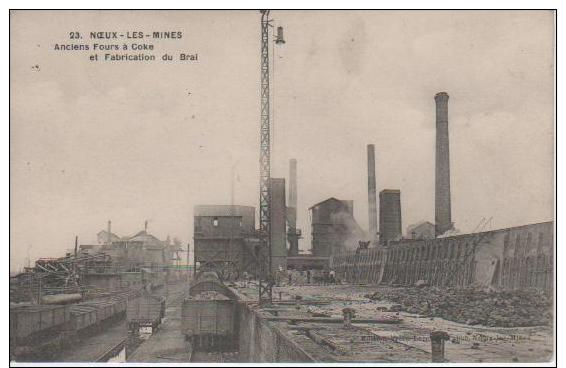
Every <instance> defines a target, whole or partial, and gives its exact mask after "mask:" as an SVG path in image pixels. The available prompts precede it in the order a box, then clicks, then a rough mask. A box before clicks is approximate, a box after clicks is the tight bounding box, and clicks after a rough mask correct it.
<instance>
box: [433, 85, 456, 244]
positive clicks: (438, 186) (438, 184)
mask: <svg viewBox="0 0 566 368" xmlns="http://www.w3.org/2000/svg"><path fill="white" fill-rule="evenodd" d="M434 100H435V101H436V174H435V196H434V203H435V211H434V219H435V234H436V236H439V235H442V234H444V233H445V232H446V231H448V230H451V229H452V228H453V223H452V215H451V205H450V149H449V139H448V94H447V93H446V92H439V93H437V94H436V95H435V96H434Z"/></svg>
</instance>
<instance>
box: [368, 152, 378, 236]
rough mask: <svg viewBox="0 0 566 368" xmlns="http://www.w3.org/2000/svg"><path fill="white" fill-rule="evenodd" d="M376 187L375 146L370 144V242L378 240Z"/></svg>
mask: <svg viewBox="0 0 566 368" xmlns="http://www.w3.org/2000/svg"><path fill="white" fill-rule="evenodd" d="M375 190H376V185H375V146H374V145H373V144H368V219H369V236H370V240H373V241H376V240H377V198H376V192H375Z"/></svg>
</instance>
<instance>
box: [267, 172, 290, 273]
mask: <svg viewBox="0 0 566 368" xmlns="http://www.w3.org/2000/svg"><path fill="white" fill-rule="evenodd" d="M286 224H287V205H286V202H285V179H282V178H271V268H272V271H275V270H286V269H287V230H286V229H287V227H286Z"/></svg>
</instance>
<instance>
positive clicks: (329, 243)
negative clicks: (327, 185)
mask: <svg viewBox="0 0 566 368" xmlns="http://www.w3.org/2000/svg"><path fill="white" fill-rule="evenodd" d="M309 211H310V218H311V225H312V253H313V255H314V256H322V257H328V256H331V255H333V254H338V253H340V252H343V251H345V250H346V249H349V248H355V247H356V246H357V243H358V241H359V240H360V239H364V238H365V233H364V231H363V230H362V229H361V227H360V225H358V223H357V222H356V220H355V219H354V201H351V200H340V199H336V198H329V199H327V200H325V201H322V202H319V203H317V204H315V205H314V206H312V207H310V208H309Z"/></svg>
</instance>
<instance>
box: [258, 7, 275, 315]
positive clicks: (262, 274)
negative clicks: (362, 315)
mask: <svg viewBox="0 0 566 368" xmlns="http://www.w3.org/2000/svg"><path fill="white" fill-rule="evenodd" d="M269 22H270V20H269V10H261V137H260V152H259V170H260V174H259V243H260V249H259V257H258V259H259V265H258V266H259V302H260V304H262V303H265V302H269V303H271V301H272V286H273V278H272V277H271V136H270V122H269V118H270V110H269V26H270V24H269ZM266 253H267V254H266ZM266 257H267V260H266V259H265V258H266ZM266 261H267V262H266Z"/></svg>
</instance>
